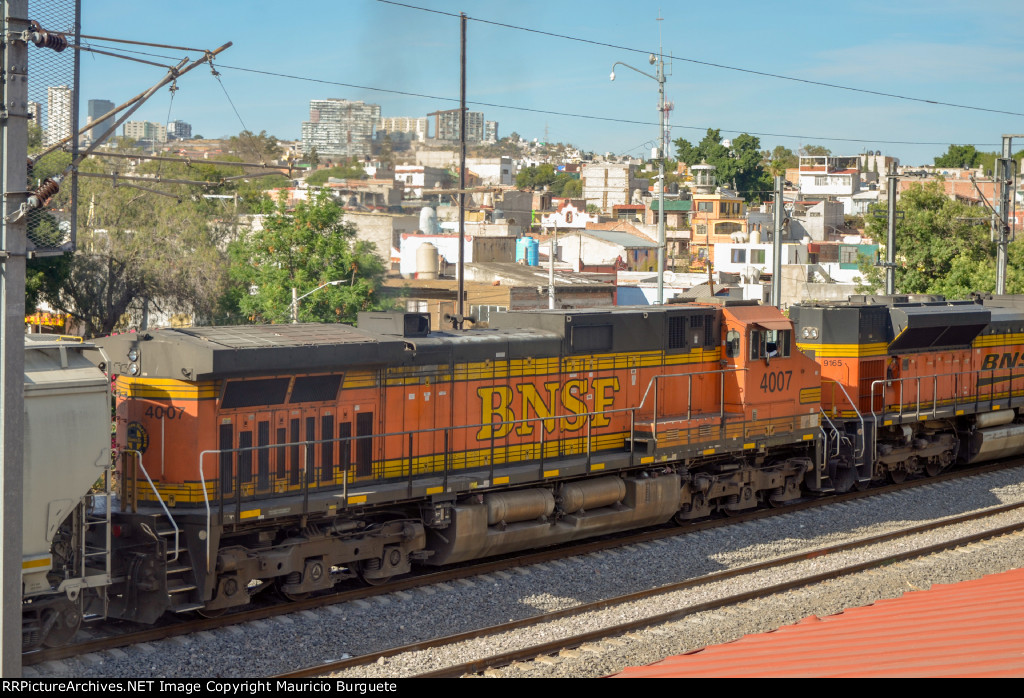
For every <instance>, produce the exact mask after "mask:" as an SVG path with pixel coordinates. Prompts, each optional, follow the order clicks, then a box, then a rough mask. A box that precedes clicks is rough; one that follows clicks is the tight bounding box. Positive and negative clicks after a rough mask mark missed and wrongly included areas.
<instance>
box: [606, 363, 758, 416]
mask: <svg viewBox="0 0 1024 698" xmlns="http://www.w3.org/2000/svg"><path fill="white" fill-rule="evenodd" d="M747 370H749V369H748V368H746V367H745V366H744V367H742V368H714V369H711V370H710V371H690V372H688V373H664V374H661V375H657V376H654V377H653V378H651V380H650V382H649V383H648V384H647V389H646V390H644V394H643V396H642V397H641V398H640V404H639V405H636V406H635V407H627V408H625V409H635V410H640V409H641V408H643V406H644V403H645V402H647V395H648V394H650V392H651V388H652V387H653V388H654V389H655V391H657V389H658V388H657V385H658V380H659V379H661V378H683V377H684V376H701V375H705V374H711V373H717V374H720V375H721V376H722V377H723V378H724V377H725V374H726V373H733V372H738V371H747ZM691 384H692V382H691ZM654 409H655V410H657V409H658V404H657V396H655V404H654ZM723 409H724V408H723ZM687 417H689V413H688V414H687ZM655 420H657V417H655Z"/></svg>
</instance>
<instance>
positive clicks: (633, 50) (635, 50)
mask: <svg viewBox="0 0 1024 698" xmlns="http://www.w3.org/2000/svg"><path fill="white" fill-rule="evenodd" d="M377 2H380V3H384V4H386V5H395V6H398V7H405V8H407V9H410V10H419V11H421V12H431V13H434V14H439V15H447V16H450V17H458V16H459V15H457V14H454V13H452V12H443V11H441V10H433V9H430V8H426V7H418V6H416V5H410V4H407V3H404V2H396V1H395V0H377ZM467 19H468V20H470V21H471V22H480V23H481V24H491V25H494V26H497V27H504V28H506V29H515V30H517V31H524V32H529V33H531V34H540V35H543V36H549V37H552V38H556V39H565V40H566V41H576V42H579V43H583V44H591V45H593V46H602V47H605V48H614V49H617V50H619V51H629V52H631V53H642V54H644V55H649V54H651V53H656V52H653V51H645V50H643V49H638V48H632V47H629V46H618V45H616V44H609V43H606V42H603V41H594V40H592V39H583V38H580V37H578V36H569V35H567V34H556V33H554V32H546V31H542V30H540V29H533V28H531V27H520V26H517V25H515V24H506V23H504V22H495V21H492V20H487V19H480V18H477V17H469V16H467ZM669 58H670V60H674V61H683V62H685V63H693V64H694V65H703V66H706V67H709V68H719V69H721V70H732V71H735V72H738V73H747V74H749V75H760V76H761V77H768V78H775V79H777V80H789V81H791V82H799V83H803V84H805V85H816V86H818V87H829V88H832V89H834V90H846V91H847V92H859V93H861V94H869V95H875V96H876V97H889V98H891V99H902V100H905V101H908V102H921V103H923V104H934V105H936V106H942V107H953V108H956V109H969V110H972V111H983V112H988V113H990V114H1007V115H1009V116H1024V113H1022V112H1015V111H1005V110H1002V109H988V108H986V107H975V106H971V105H969V104H956V103H954V102H942V101H939V100H935V99H924V98H922V97H910V96H908V95H898V94H894V93H891V92H881V91H879V90H868V89H865V88H862V87H850V86H849V85H839V84H836V83H831V82H820V81H818V80H808V79H806V78H797V77H793V76H791V75H780V74H778V73H768V72H765V71H763V70H754V69H752V68H740V67H737V66H732V65H725V64H722V63H711V62H709V61H701V60H697V59H696V58H683V57H680V56H669ZM833 140H839V139H833ZM879 142H884V141H879ZM922 145H932V144H930V143H928V144H922Z"/></svg>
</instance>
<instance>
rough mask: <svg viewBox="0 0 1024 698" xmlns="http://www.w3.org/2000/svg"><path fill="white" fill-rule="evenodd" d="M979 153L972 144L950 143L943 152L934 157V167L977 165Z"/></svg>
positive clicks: (969, 166) (970, 166)
mask: <svg viewBox="0 0 1024 698" xmlns="http://www.w3.org/2000/svg"><path fill="white" fill-rule="evenodd" d="M980 158H981V153H979V152H978V151H977V149H975V147H974V146H973V145H951V146H949V148H948V149H947V150H946V152H945V153H943V154H942V155H940V156H938V157H936V158H935V166H936V167H967V168H972V167H975V166H977V165H978V160H979V159H980Z"/></svg>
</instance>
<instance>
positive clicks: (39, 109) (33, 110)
mask: <svg viewBox="0 0 1024 698" xmlns="http://www.w3.org/2000/svg"><path fill="white" fill-rule="evenodd" d="M28 118H29V119H31V121H30V122H29V126H30V127H31V126H32V125H33V124H35V125H36V126H37V127H38V128H39V130H40V131H42V129H43V105H42V104H40V103H39V102H29V103H28Z"/></svg>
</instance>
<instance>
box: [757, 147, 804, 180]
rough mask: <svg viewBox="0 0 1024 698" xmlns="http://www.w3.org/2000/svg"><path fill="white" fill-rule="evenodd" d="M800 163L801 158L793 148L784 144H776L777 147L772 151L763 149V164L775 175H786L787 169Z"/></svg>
mask: <svg viewBox="0 0 1024 698" xmlns="http://www.w3.org/2000/svg"><path fill="white" fill-rule="evenodd" d="M799 164H800V158H798V157H797V156H796V154H795V153H793V151H792V150H790V149H789V148H787V147H785V146H783V145H777V146H775V149H774V150H771V151H768V150H762V151H761V165H762V166H763V167H764V168H765V169H766V170H767V171H768V173H769V174H771V175H772V176H773V177H774V176H776V175H778V176H782V175H785V174H786V170H787V169H789V168H791V167H796V166H798V165H799Z"/></svg>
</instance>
